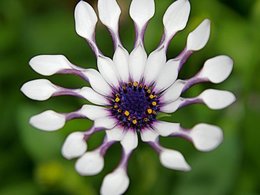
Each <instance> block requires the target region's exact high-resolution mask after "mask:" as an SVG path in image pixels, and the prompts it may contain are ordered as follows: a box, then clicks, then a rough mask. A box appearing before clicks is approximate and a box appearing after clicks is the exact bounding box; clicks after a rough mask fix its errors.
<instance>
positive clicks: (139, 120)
mask: <svg viewBox="0 0 260 195" xmlns="http://www.w3.org/2000/svg"><path fill="white" fill-rule="evenodd" d="M111 104H112V108H111V113H112V115H113V116H114V117H115V118H117V120H118V121H119V124H121V125H122V126H123V127H125V128H127V129H128V128H133V129H135V130H141V129H142V128H145V127H147V126H148V125H150V124H151V123H153V122H154V121H155V120H156V115H157V112H158V111H159V108H160V106H159V98H158V95H157V94H155V92H153V90H152V87H148V86H146V85H143V84H142V83H138V82H129V83H123V84H122V85H121V86H120V87H119V88H118V89H117V90H116V91H115V93H114V94H113V101H112V102H111Z"/></svg>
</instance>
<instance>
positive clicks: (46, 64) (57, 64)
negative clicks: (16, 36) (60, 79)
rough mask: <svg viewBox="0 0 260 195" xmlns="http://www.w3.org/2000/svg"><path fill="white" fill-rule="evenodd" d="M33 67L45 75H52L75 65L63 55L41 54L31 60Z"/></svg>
mask: <svg viewBox="0 0 260 195" xmlns="http://www.w3.org/2000/svg"><path fill="white" fill-rule="evenodd" d="M29 64H30V66H31V67H32V69H33V70H34V71H35V72H37V73H39V74H41V75H44V76H51V75H53V74H55V73H58V72H59V71H61V70H64V69H72V67H73V65H72V64H71V63H70V62H69V60H68V59H67V58H66V57H65V56H63V55H39V56H35V57H33V58H32V59H31V60H30V62H29Z"/></svg>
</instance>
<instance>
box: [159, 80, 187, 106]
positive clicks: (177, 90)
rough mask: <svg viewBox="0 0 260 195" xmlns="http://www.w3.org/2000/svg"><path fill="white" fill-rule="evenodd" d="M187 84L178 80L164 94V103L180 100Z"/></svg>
mask: <svg viewBox="0 0 260 195" xmlns="http://www.w3.org/2000/svg"><path fill="white" fill-rule="evenodd" d="M185 84H186V82H185V81H182V80H177V81H176V82H175V83H174V84H173V85H172V86H171V87H170V88H168V89H167V90H166V91H165V92H164V93H163V94H162V97H161V99H162V101H163V102H173V101H175V100H176V99H178V98H179V97H180V95H181V92H182V90H183V88H184V87H185Z"/></svg>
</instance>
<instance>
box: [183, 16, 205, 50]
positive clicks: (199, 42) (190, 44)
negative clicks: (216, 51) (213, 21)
mask: <svg viewBox="0 0 260 195" xmlns="http://www.w3.org/2000/svg"><path fill="white" fill-rule="evenodd" d="M209 35H210V20H208V19H205V20H204V21H203V22H202V23H201V24H200V25H199V26H198V27H197V28H196V29H195V30H194V31H193V32H191V33H190V34H189V36H188V41H187V50H188V51H198V50H200V49H202V48H203V47H204V46H205V45H206V44H207V42H208V40H209Z"/></svg>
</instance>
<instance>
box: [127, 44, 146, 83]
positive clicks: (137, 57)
mask: <svg viewBox="0 0 260 195" xmlns="http://www.w3.org/2000/svg"><path fill="white" fill-rule="evenodd" d="M146 60H147V54H146V52H145V50H144V48H143V46H142V45H138V46H137V47H136V48H135V49H134V50H133V51H132V53H131V54H130V57H129V72H130V76H131V77H132V79H133V80H134V81H137V82H139V81H140V79H141V77H142V76H143V73H144V68H145V64H146Z"/></svg>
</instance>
